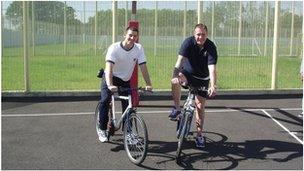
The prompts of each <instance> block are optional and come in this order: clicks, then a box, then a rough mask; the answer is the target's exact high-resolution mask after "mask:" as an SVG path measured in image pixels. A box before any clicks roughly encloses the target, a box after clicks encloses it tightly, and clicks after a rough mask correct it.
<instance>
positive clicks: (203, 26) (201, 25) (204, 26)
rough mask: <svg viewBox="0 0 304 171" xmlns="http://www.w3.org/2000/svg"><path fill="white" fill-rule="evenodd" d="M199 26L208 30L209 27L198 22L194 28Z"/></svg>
mask: <svg viewBox="0 0 304 171" xmlns="http://www.w3.org/2000/svg"><path fill="white" fill-rule="evenodd" d="M197 27H200V28H202V29H205V30H206V31H207V32H208V28H207V26H206V24H203V23H198V24H196V25H195V27H194V30H195V29H196V28H197Z"/></svg>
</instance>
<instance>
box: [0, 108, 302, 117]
mask: <svg viewBox="0 0 304 171" xmlns="http://www.w3.org/2000/svg"><path fill="white" fill-rule="evenodd" d="M278 109H279V108H278ZM240 110H242V111H251V112H257V111H261V110H265V111H272V110H276V109H240ZM240 110H238V109H216V110H206V113H223V112H239V111H240ZM279 110H302V109H301V108H282V109H279ZM169 112H171V111H170V110H160V111H153V110H150V111H141V110H138V113H139V114H168V113H169ZM93 114H94V112H77V113H70V112H69V113H35V114H31V113H29V114H26V113H16V114H2V115H1V117H34V116H73V115H93ZM117 114H121V112H117Z"/></svg>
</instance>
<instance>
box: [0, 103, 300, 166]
mask: <svg viewBox="0 0 304 171" xmlns="http://www.w3.org/2000/svg"><path fill="white" fill-rule="evenodd" d="M96 104H97V101H73V102H35V103H34V102H33V103H32V102H2V169H59V170H61V169H72V170H74V169H77V170H86V169H234V170H240V169H242V170H247V169H251V170H252V169H261V170H270V169H271V170H278V169H279V170H281V169H282V170H284V169H288V170H302V169H303V164H302V163H303V119H302V118H300V117H298V114H299V113H301V108H300V104H301V98H286V99H284V98H282V99H246V100H242V99H241V100H240V99H236V100H232V99H213V100H209V101H207V108H206V112H207V115H206V121H205V125H204V128H205V132H204V135H205V137H206V140H207V145H206V147H205V148H204V149H197V148H196V147H195V143H194V137H193V136H190V138H189V140H188V141H187V142H186V143H185V144H184V149H183V151H182V153H183V154H182V156H183V157H182V162H181V163H179V164H177V163H176V162H175V159H174V158H175V152H176V148H177V140H176V137H175V126H176V125H175V124H176V123H175V122H172V121H169V120H168V113H169V112H170V110H171V101H165V100H162V101H142V102H141V103H140V107H139V108H138V111H139V112H138V113H139V114H141V115H142V116H143V117H144V119H145V122H146V124H147V127H148V134H149V149H148V154H147V157H146V159H145V161H144V162H143V163H142V165H141V166H136V165H133V164H132V163H131V162H130V161H128V158H127V156H126V153H125V151H124V147H123V143H122V134H121V131H117V132H116V133H115V134H116V135H115V136H114V137H112V139H111V142H109V143H104V144H102V143H100V142H99V141H98V139H97V135H96V131H95V125H94V124H95V123H94V115H93V113H94V110H95V109H94V108H95V105H96ZM192 125H194V124H192ZM192 130H193V129H192ZM194 136H195V131H194Z"/></svg>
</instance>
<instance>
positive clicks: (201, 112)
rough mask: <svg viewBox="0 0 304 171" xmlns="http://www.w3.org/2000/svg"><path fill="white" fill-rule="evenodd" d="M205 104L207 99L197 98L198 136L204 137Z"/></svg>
mask: <svg viewBox="0 0 304 171" xmlns="http://www.w3.org/2000/svg"><path fill="white" fill-rule="evenodd" d="M205 103H206V98H204V97H201V96H195V107H196V108H195V118H196V130H197V136H202V133H203V125H204V120H205Z"/></svg>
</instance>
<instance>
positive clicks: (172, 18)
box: [1, 1, 303, 91]
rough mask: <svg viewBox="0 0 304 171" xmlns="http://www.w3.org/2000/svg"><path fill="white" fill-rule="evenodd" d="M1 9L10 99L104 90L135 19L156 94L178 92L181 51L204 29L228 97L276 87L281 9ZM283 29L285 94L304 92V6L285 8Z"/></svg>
mask: <svg viewBox="0 0 304 171" xmlns="http://www.w3.org/2000/svg"><path fill="white" fill-rule="evenodd" d="M1 3H2V4H1V9H2V10H1V17H2V18H1V19H2V22H1V24H2V91H24V90H25V89H26V90H27V91H54V90H55V91H59V90H60V91H61V90H62V91H65V90H84V91H89V90H98V89H99V80H98V79H97V78H96V72H97V71H98V69H99V68H101V67H103V66H104V58H105V53H106V51H107V47H108V46H109V45H110V44H111V43H112V42H113V40H115V41H119V40H121V39H122V36H123V31H124V29H125V27H126V26H127V23H128V21H129V20H130V19H131V18H132V17H134V18H135V19H136V20H138V21H139V28H140V38H139V42H140V43H141V44H142V45H143V46H144V48H145V53H146V56H147V60H148V68H149V72H150V76H151V79H152V82H153V86H154V88H155V89H169V88H170V77H171V75H172V70H173V66H174V64H175V62H176V57H177V52H178V50H179V47H180V45H181V43H182V41H183V39H184V38H185V37H187V36H190V35H192V32H193V27H194V25H195V24H196V23H198V22H204V23H205V24H206V25H207V26H208V34H209V38H210V39H211V40H212V41H214V42H215V44H216V45H217V50H218V55H219V59H218V65H217V69H218V87H219V88H220V89H229V90H230V89H270V87H271V77H272V75H271V74H272V59H273V54H272V53H273V49H272V48H273V40H274V37H273V36H274V24H275V23H274V17H275V15H274V11H275V7H274V6H275V2H273V1H265V2H263V1H258V2H255V1H249V2H244V1H227V2H225V1H219V2H212V1H137V10H136V14H135V15H132V14H131V7H132V4H131V3H132V2H131V1H117V2H114V1H96V2H95V1H84V2H81V1H66V2H65V1H27V2H26V3H25V2H23V1H2V2H1ZM113 11H115V21H116V24H114V25H113V17H112V16H113ZM132 19H133V18H132ZM279 21H280V22H279V48H278V63H277V66H278V67H277V88H278V89H286V88H289V89H290V88H292V89H294V88H301V87H302V85H301V81H300V79H299V76H298V75H299V67H300V60H301V58H302V55H303V54H302V51H303V49H302V48H303V43H302V42H301V41H302V34H303V30H302V24H303V2H302V1H295V2H293V1H286V2H284V1H282V2H281V3H280V13H279ZM113 32H114V33H115V32H116V33H117V34H114V38H113ZM139 78H140V79H139V82H140V83H139V84H142V83H143V80H142V79H141V76H139ZM26 84H27V85H26Z"/></svg>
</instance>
